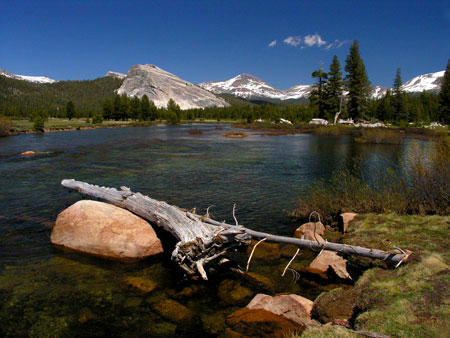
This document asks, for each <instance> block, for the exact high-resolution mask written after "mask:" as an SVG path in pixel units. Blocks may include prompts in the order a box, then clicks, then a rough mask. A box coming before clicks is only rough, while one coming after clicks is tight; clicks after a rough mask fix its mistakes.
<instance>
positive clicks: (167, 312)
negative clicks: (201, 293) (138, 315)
mask: <svg viewBox="0 0 450 338" xmlns="http://www.w3.org/2000/svg"><path fill="white" fill-rule="evenodd" d="M153 310H155V311H156V312H157V313H158V314H159V315H160V316H161V317H164V318H166V319H168V320H170V321H172V322H175V323H178V322H182V321H187V320H190V319H192V318H193V317H194V315H195V313H194V312H193V311H192V310H190V309H188V308H187V307H186V306H184V305H183V304H180V303H178V302H177V301H174V300H172V299H167V300H164V301H162V302H158V303H155V304H153Z"/></svg>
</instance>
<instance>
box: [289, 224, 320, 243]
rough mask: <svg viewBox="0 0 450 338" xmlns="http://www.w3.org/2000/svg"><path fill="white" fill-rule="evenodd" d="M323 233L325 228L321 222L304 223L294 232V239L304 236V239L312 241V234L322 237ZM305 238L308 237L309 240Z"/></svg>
mask: <svg viewBox="0 0 450 338" xmlns="http://www.w3.org/2000/svg"><path fill="white" fill-rule="evenodd" d="M324 232H325V227H324V226H323V224H322V223H321V222H309V223H305V224H303V225H301V226H299V227H298V228H297V230H295V234H294V237H296V238H302V236H304V238H305V239H310V240H314V234H315V235H316V237H317V235H320V236H323V234H324ZM306 236H309V237H310V238H306Z"/></svg>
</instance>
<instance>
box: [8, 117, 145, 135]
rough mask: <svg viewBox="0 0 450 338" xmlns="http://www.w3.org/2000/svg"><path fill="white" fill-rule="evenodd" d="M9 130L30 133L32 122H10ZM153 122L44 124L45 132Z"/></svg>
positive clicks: (61, 121)
mask: <svg viewBox="0 0 450 338" xmlns="http://www.w3.org/2000/svg"><path fill="white" fill-rule="evenodd" d="M11 122H12V125H11V129H12V130H14V132H16V133H24V132H32V131H33V122H30V121H29V120H28V119H20V120H11ZM152 124H154V122H148V121H147V122H137V121H103V122H102V123H100V124H93V123H88V122H87V121H86V118H79V119H78V118H74V119H72V120H69V119H62V118H50V119H48V120H47V121H45V123H44V128H45V131H58V130H74V129H87V128H109V127H127V126H130V127H131V126H138V125H152Z"/></svg>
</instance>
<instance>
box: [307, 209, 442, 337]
mask: <svg viewBox="0 0 450 338" xmlns="http://www.w3.org/2000/svg"><path fill="white" fill-rule="evenodd" d="M449 224H450V217H449V216H399V215H394V214H387V215H375V214H366V215H359V216H357V218H356V219H355V220H354V221H353V222H351V223H350V226H349V228H348V232H347V233H346V234H345V235H344V236H343V241H344V243H346V244H351V245H360V246H365V247H376V248H378V249H383V250H391V249H393V248H394V247H399V248H402V249H403V250H410V251H412V252H413V254H412V255H411V257H410V260H409V263H408V264H405V265H401V266H400V267H398V268H397V269H384V268H382V267H377V266H371V265H372V264H373V263H372V262H368V261H365V260H363V259H354V258H351V259H350V261H349V262H350V264H352V265H359V266H366V267H370V268H369V269H368V270H366V271H365V272H364V273H363V275H362V276H361V277H360V278H359V280H358V281H357V282H356V284H355V286H354V287H353V288H352V289H346V288H338V289H335V290H332V291H330V292H328V293H322V295H321V296H319V298H318V299H316V301H315V305H314V310H313V312H315V316H316V319H321V320H323V321H331V322H333V321H334V322H336V323H347V326H349V327H348V328H343V327H342V326H324V327H321V328H311V329H308V330H307V331H305V332H304V334H303V335H302V337H358V336H357V335H356V334H354V333H352V331H353V330H357V331H370V332H377V333H380V334H383V335H387V336H389V337H448V336H449V335H450V323H449V321H448V317H449V315H450V252H449V250H448V248H449V246H450V238H449V236H448V227H449Z"/></svg>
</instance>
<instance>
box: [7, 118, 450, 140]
mask: <svg viewBox="0 0 450 338" xmlns="http://www.w3.org/2000/svg"><path fill="white" fill-rule="evenodd" d="M11 121H12V126H11V131H10V133H9V135H20V134H30V133H38V132H36V131H35V130H33V123H32V122H30V121H29V120H28V119H13V120H11ZM189 123H228V124H232V125H233V127H235V128H241V129H248V130H253V131H259V132H261V133H260V134H259V135H261V136H281V135H291V134H316V135H322V136H340V135H353V136H358V135H359V134H360V133H361V130H364V129H365V128H356V127H353V126H346V125H329V126H318V125H310V124H297V125H292V124H280V123H278V124H274V123H270V122H253V123H245V122H243V121H237V120H215V119H197V120H183V121H181V124H189ZM157 124H168V123H167V121H165V120H158V121H103V122H102V123H99V124H92V123H89V122H87V121H86V119H85V118H78V119H72V120H69V119H63V118H50V119H48V120H47V121H46V122H45V125H44V127H45V128H44V132H46V133H51V132H61V131H75V130H89V129H107V128H124V127H147V126H154V125H157ZM369 129H372V128H369ZM382 129H385V130H393V131H398V132H399V133H401V134H402V137H403V138H411V139H422V140H433V139H437V138H439V137H440V136H442V135H449V133H450V132H449V129H448V127H447V128H438V129H428V128H424V127H416V126H413V127H407V128H404V127H389V128H382Z"/></svg>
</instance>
